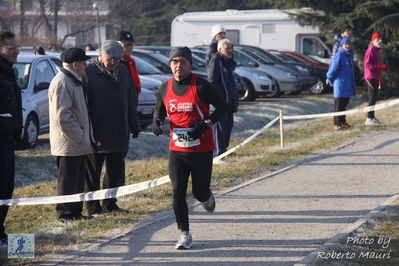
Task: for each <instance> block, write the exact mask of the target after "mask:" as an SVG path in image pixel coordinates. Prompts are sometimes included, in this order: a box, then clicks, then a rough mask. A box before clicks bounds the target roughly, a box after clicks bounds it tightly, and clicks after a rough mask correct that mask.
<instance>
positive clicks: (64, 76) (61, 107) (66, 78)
mask: <svg viewBox="0 0 399 266" xmlns="http://www.w3.org/2000/svg"><path fill="white" fill-rule="evenodd" d="M88 59H90V56H86V53H85V51H84V50H83V49H81V48H77V47H74V48H70V49H67V50H65V51H64V52H62V53H61V61H62V62H63V63H62V66H63V68H61V70H60V72H58V74H57V75H56V76H55V77H54V79H53V80H52V81H51V83H50V87H49V90H48V98H49V114H50V148H51V154H52V155H53V156H56V162H57V167H58V177H57V181H58V184H57V196H61V195H71V194H77V193H82V192H83V191H84V182H85V177H86V172H85V168H86V155H87V154H90V153H93V146H92V140H91V138H90V134H91V130H90V122H89V114H88V109H87V102H86V95H85V93H84V90H83V83H82V76H83V75H84V74H85V69H86V60H88ZM56 209H57V218H58V219H60V220H62V221H73V220H80V219H82V218H83V217H84V216H83V215H82V209H83V202H81V201H80V202H71V203H58V204H57V205H56Z"/></svg>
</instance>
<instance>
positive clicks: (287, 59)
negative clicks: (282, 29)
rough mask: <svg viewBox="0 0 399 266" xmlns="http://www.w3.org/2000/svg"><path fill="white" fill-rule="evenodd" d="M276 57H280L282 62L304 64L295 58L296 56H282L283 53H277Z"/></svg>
mask: <svg viewBox="0 0 399 266" xmlns="http://www.w3.org/2000/svg"><path fill="white" fill-rule="evenodd" d="M274 55H275V56H278V57H279V58H281V60H283V61H285V62H295V63H303V61H301V60H300V59H298V58H296V57H294V56H290V55H289V54H288V55H286V54H281V53H275V54H274Z"/></svg>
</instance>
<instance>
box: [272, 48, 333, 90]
mask: <svg viewBox="0 0 399 266" xmlns="http://www.w3.org/2000/svg"><path fill="white" fill-rule="evenodd" d="M269 52H271V53H273V54H274V55H276V56H278V57H279V58H280V59H281V60H285V61H291V62H302V63H306V64H308V65H309V67H311V68H312V70H313V73H315V75H316V76H317V83H316V84H314V85H313V86H311V87H309V88H308V91H309V92H310V93H312V94H322V93H327V92H331V91H332V87H330V86H329V85H327V84H326V82H325V80H326V75H327V71H328V67H329V65H328V64H325V63H322V62H319V61H317V60H316V59H313V58H312V57H310V56H307V55H304V54H301V53H297V52H292V51H283V50H269Z"/></svg>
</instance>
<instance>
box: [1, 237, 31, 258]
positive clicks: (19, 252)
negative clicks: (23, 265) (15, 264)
mask: <svg viewBox="0 0 399 266" xmlns="http://www.w3.org/2000/svg"><path fill="white" fill-rule="evenodd" d="M7 256H8V258H34V257H35V235H34V234H9V235H8V252H7Z"/></svg>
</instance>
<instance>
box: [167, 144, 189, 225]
mask: <svg viewBox="0 0 399 266" xmlns="http://www.w3.org/2000/svg"><path fill="white" fill-rule="evenodd" d="M189 175H190V169H189V166H188V165H187V153H185V152H174V151H170V152H169V177H170V180H171V184H172V191H173V211H174V213H175V218H176V223H177V228H178V229H180V230H181V231H189V230H190V228H189V221H188V206H187V200H186V194H187V182H188V177H189Z"/></svg>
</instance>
